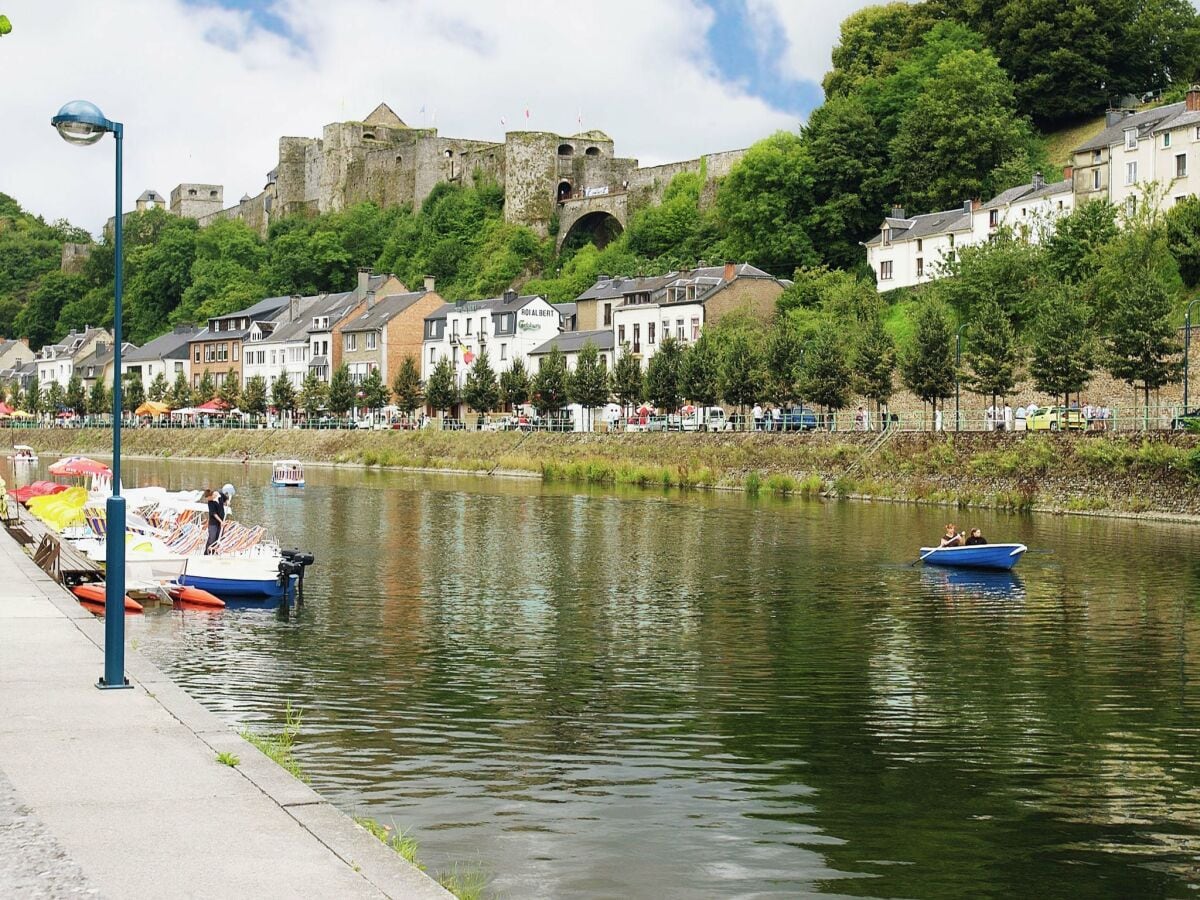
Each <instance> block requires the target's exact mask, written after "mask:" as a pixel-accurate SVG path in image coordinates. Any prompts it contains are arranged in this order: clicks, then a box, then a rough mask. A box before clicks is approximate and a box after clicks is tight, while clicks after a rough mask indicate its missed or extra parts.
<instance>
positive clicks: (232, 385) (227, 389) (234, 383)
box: [217, 370, 242, 409]
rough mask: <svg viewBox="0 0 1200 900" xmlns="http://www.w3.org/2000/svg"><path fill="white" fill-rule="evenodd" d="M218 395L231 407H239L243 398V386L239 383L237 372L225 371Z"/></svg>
mask: <svg viewBox="0 0 1200 900" xmlns="http://www.w3.org/2000/svg"><path fill="white" fill-rule="evenodd" d="M217 397H218V399H220V400H221V402H223V403H224V404H225V405H226V406H228V407H229V409H236V408H237V405H238V403H240V402H241V399H242V386H241V384H239V379H238V373H237V372H234V371H232V370H230V371H228V372H226V373H225V377H224V378H223V379H222V380H221V387H220V389H219V390H218V391H217Z"/></svg>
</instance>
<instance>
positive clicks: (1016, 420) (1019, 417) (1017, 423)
mask: <svg viewBox="0 0 1200 900" xmlns="http://www.w3.org/2000/svg"><path fill="white" fill-rule="evenodd" d="M1013 427H1014V428H1016V430H1017V431H1024V430H1025V407H1024V406H1018V407H1017V411H1016V413H1015V414H1014V417H1013Z"/></svg>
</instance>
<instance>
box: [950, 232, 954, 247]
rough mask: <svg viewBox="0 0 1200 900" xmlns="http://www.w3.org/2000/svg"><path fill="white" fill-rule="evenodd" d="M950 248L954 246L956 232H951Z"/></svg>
mask: <svg viewBox="0 0 1200 900" xmlns="http://www.w3.org/2000/svg"><path fill="white" fill-rule="evenodd" d="M950 246H951V247H953V246H954V232H950Z"/></svg>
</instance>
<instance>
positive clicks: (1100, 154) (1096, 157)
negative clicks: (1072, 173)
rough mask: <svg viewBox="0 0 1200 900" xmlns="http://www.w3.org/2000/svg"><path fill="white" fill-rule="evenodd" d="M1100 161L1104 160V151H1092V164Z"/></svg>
mask: <svg viewBox="0 0 1200 900" xmlns="http://www.w3.org/2000/svg"><path fill="white" fill-rule="evenodd" d="M1102 159H1104V151H1103V150H1093V151H1092V162H1094V163H1098V162H1100V161H1101V160H1102Z"/></svg>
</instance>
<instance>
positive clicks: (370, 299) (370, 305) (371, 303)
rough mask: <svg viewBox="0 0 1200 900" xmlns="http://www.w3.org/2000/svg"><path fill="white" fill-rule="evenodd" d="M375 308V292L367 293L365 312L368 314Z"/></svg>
mask: <svg viewBox="0 0 1200 900" xmlns="http://www.w3.org/2000/svg"><path fill="white" fill-rule="evenodd" d="M374 308H375V292H374V291H367V311H368V312H370V311H371V310H373V309H374Z"/></svg>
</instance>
